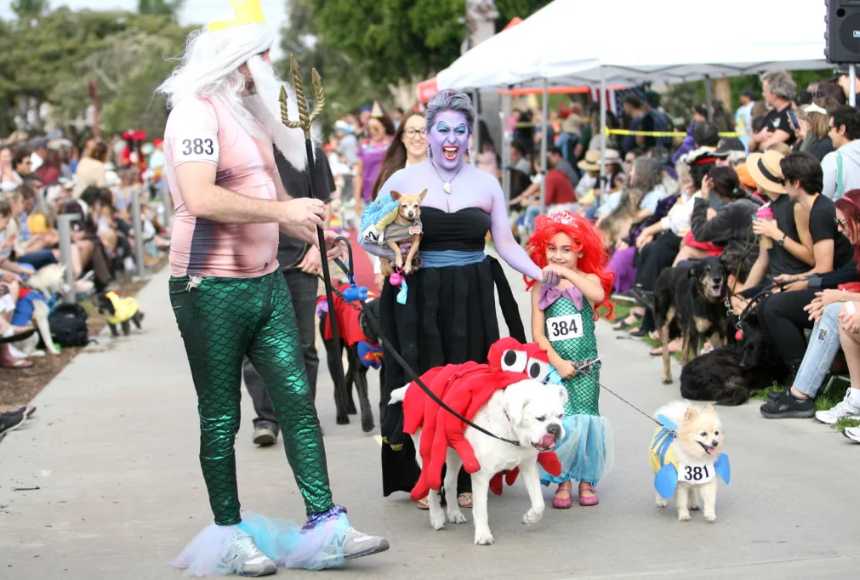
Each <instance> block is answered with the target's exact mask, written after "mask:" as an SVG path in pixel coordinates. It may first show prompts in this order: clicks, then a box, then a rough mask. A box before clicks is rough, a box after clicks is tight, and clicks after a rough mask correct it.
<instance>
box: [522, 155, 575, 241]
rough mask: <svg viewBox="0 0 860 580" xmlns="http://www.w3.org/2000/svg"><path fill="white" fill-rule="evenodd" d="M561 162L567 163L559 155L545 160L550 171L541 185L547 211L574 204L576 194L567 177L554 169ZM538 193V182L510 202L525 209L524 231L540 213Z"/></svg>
mask: <svg viewBox="0 0 860 580" xmlns="http://www.w3.org/2000/svg"><path fill="white" fill-rule="evenodd" d="M561 161H564V162H565V163H567V162H566V161H565V160H564V158H563V157H562V156H561V155H554V156H552V157H549V158H547V163H548V164H549V166H550V169H549V171H547V173H546V177H545V178H544V184H543V188H544V205H545V207H546V209H547V211H550V210H552V209H563V208H570V206H572V205H573V204H574V203H576V192H575V191H574V189H573V185H572V184H571V183H570V180H569V179H568V178H567V176H566V175H565V174H564V173H562V172H561V171H560V170H559V169H557V168H556V167H555V163H558V162H561ZM540 191H541V183H540V182H539V181H538V182H535V183H533V184H531V185H530V186H529V187H528V188H527V189H526V190H525V191H524V192H522V193H521V194H520V195H519V196H517V197H515V198H513V199H512V200H511V202H510V203H511V205H520V206H523V207H526V215H525V218H524V226H525V229H526V231H531V229H532V226H533V224H534V219H535V218H536V217H537V216H538V215H539V214H540V212H541V204H540V197H539V196H540Z"/></svg>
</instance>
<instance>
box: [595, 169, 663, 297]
mask: <svg viewBox="0 0 860 580" xmlns="http://www.w3.org/2000/svg"><path fill="white" fill-rule="evenodd" d="M629 189H630V190H631V191H630V192H628V193H631V192H633V191H635V192H636V196H635V197H636V199H637V200H638V202H637V203H636V205H635V207H633V208H631V210H630V211H627V212H625V215H623V216H618V219H617V222H618V223H615V224H613V227H612V228H611V230H612V234H611V239H609V240H607V241H608V242H609V243H610V244H611V248H610V249H611V250H614V251H613V252H612V254H611V257H610V260H609V264H608V265H607V269H608V270H609V271H610V272H613V273H614V274H615V281H614V283H613V290H614V291H615V292H621V293H623V292H627V291H628V290H629V289H630V288H631V287H632V286H633V284H634V281H635V276H636V268H635V265H634V261H635V257H636V248H635V247H634V246H631V245H628V244H626V243H624V242H623V241H621V240H624V239H625V238H627V237H628V235H629V233H630V228H631V226H633V225H634V224H639V223H642V222H643V221H644V220H646V219H648V218H650V217H651V216H653V215H654V212H655V211H656V210H657V205H658V204H659V203H660V201H661V200H662V199H663V198H665V197H666V195H667V193H666V188H665V186H664V185H663V169H662V166H661V164H660V162H659V161H657V160H656V159H651V158H649V157H640V158H639V159H637V160H636V161H635V162H634V163H633V166H632V169H631V170H630V187H629ZM625 205H626V204H624V203H623V202H622V203H621V206H620V207H625ZM617 213H618V210H616V212H614V213H613V214H610V216H609V218H607V219H605V220H603V222H602V223H601V230H602V231H606V230H607V228H606V227H605V226H607V222H610V221H614V220H611V218H612V217H615V216H616V214H617ZM616 240H618V241H620V242H617V241H616Z"/></svg>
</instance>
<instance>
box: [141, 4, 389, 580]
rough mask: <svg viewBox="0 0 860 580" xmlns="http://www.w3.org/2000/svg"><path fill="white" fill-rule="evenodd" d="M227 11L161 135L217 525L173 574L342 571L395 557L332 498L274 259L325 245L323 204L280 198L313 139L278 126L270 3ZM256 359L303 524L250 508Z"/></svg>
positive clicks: (172, 96) (177, 308) (178, 305)
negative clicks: (247, 456)
mask: <svg viewBox="0 0 860 580" xmlns="http://www.w3.org/2000/svg"><path fill="white" fill-rule="evenodd" d="M231 4H232V6H233V7H234V10H235V17H234V18H232V19H230V20H226V21H219V22H215V23H212V24H210V25H209V26H208V27H207V28H206V29H204V30H197V31H194V32H192V34H191V36H190V39H189V42H188V44H187V47H186V51H185V55H184V58H183V60H182V62H181V64H180V65H179V66H178V67H177V68H176V69H175V70H174V71H173V72H172V74H171V75H170V77H169V78H168V79H167V80H165V81H164V82H163V83H162V84H161V85H160V87H159V88H158V91H159V92H160V93H162V94H164V95H165V96H166V97H167V100H168V104H169V106H170V107H171V112H170V114H169V116H168V119H167V126H166V128H165V131H164V150H165V161H166V164H165V172H166V177H167V181H168V184H169V188H170V193H171V196H172V198H173V202H174V206H175V209H176V212H175V216H174V222H173V228H172V231H171V240H170V271H171V278H170V281H169V291H170V301H171V305H172V307H173V312H174V315H175V317H176V322H177V326H178V327H179V330H180V333H181V335H182V339H183V342H184V346H185V353H186V355H187V358H188V362H189V366H190V367H191V377H192V380H193V383H194V388H195V391H196V394H197V403H198V404H197V410H198V414H199V418H200V455H199V459H200V464H201V468H202V471H203V478H204V480H205V483H206V492H207V495H208V498H209V505H210V508H211V510H212V514H213V516H214V522H213V523H212V524H210V525H209V526H207V527H206V528H204V529H203V530H202V531H201V532H200V533H199V534H198V536H197V537H196V538H195V539H194V540H193V541H192V542H191V543H190V544H188V546H187V547H186V548H185V549H184V550H183V551H182V553H181V554H180V555H179V556H178V557H177V558H176V560H174V562H173V565H174V566H176V567H178V568H183V569H187V570H188V571H189V573H193V574H197V575H211V574H239V575H250V576H262V575H267V574H273V573H275V571H276V562H277V563H278V564H279V565H284V566H289V567H302V568H313V569H320V568H327V567H333V566H340V565H342V564H343V563H344V561H345V560H349V559H352V558H357V557H361V556H366V555H370V554H374V553H377V552H380V551H382V550H386V549H388V542H387V541H386V540H385V539H384V538H380V537H374V536H369V535H367V534H363V533H361V532H358V531H357V530H355V529H354V528H353V527H352V526H351V524H350V522H349V519H348V518H347V515H346V510H345V508H343V507H341V506H338V505H336V504H335V503H334V501H333V499H332V491H331V486H330V484H329V474H328V467H327V462H326V454H325V446H324V443H323V439H322V432H321V429H320V424H319V419H318V417H317V413H316V409H315V407H314V403H313V399H312V393H311V389H310V386H309V384H308V380H307V376H306V371H305V367H304V365H303V364H302V357H301V352H302V351H301V341H300V337H299V331H298V328H297V326H296V321H295V312H294V308H293V304H292V299H291V296H290V292H289V289H288V286H287V282H286V280H285V279H284V276H283V275H282V274H281V272H280V271H279V270H280V268H279V263H278V241H279V238H278V236H279V232H283V233H286V234H288V235H290V236H292V237H295V238H298V239H301V240H303V241H305V242H307V243H308V244H311V245H316V242H317V236H316V227H318V226H319V225H320V224H321V223H322V219H323V216H324V215H325V205H324V203H323V201H321V200H318V199H311V198H300V199H299V198H292V197H291V196H290V195H289V193H288V192H287V191H286V190H285V188H284V185H283V182H282V180H281V177H280V175H279V172H278V168H277V165H276V161H275V154H274V149H273V146H274V147H277V149H278V151H279V152H280V153H281V154H282V155H283V157H284V158H285V159H286V160H287V161H288V162H289V163H290V164H291V165H292V166H293V167H296V168H298V169H301V170H303V169H304V168H305V167H306V166H307V158H306V156H305V155H306V154H305V140H304V135H303V133H302V131H301V130H300V129H290V128H287V127H286V126H284V125H282V124H281V123H280V108H279V106H278V93H279V90H280V89H281V87H283V86H284V85H283V83H282V81H281V80H280V79H278V77H277V75H276V74H275V71H274V69H273V68H272V65H271V62H270V60H269V50H270V49H271V47H272V44H273V42H274V33H273V31H272V30H271V29H270V28H269V27H267V26H266V24H265V19H264V17H263V11H262V6H261V5H260V1H259V0H233V1H232V2H231ZM289 103H290V109H292V110H290V111H289V113H290V116H291V118H293V119H296V118H298V115H297V112H298V111H297V110H296V107H295V98H294V97H293V98H290V99H289ZM329 237H332V236H329ZM320 251H325V248H323V249H321V250H320ZM337 254H339V252H336V253H335V252H332V254H331V255H332V256H334V255H337ZM246 356H247V357H249V358H250V359H251V361H252V363H253V364H254V367H255V368H256V370H257V371H258V372H259V373H260V374H261V375H262V377H263V379H264V381H265V385H266V387H267V389H268V391H269V395H270V397H271V399H272V402H273V403H274V408H275V413H276V415H277V416H278V422H279V424H280V427H281V430H282V433H283V441H284V449H285V451H286V454H287V459H288V461H289V463H290V466H291V467H292V470H293V474H294V476H295V479H296V483H297V486H298V491H299V493H300V494H301V497H302V499H303V500H304V507H305V512H306V515H307V518H308V520H307V523H306V524H305V525H304V527H303V528H300V527H298V526H295V525H291V526H286V527H285V526H283V525H281V524H279V523H278V522H277V521H275V520H270V519H268V518H265V517H263V516H253V515H250V514H248V513H247V512H246V513H244V514H243V513H242V511H241V509H240V504H239V494H238V486H237V480H236V458H235V452H234V445H235V436H236V433H237V432H238V430H239V424H240V404H239V403H240V397H241V370H242V361H243V359H244V358H245V357H246ZM261 548H265V549H266V551H265V552H263V551H261Z"/></svg>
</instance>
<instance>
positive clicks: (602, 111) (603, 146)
mask: <svg viewBox="0 0 860 580" xmlns="http://www.w3.org/2000/svg"><path fill="white" fill-rule="evenodd" d="M599 100H600V180H599V181H598V183H597V187H598V191H600V188H602V187H603V179H604V177H605V176H606V141H607V139H608V138H609V136H608V135H607V134H606V77H605V76H604V74H603V69H602V68H601V69H600V99H599Z"/></svg>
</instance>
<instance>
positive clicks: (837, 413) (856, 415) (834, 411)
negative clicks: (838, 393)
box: [815, 387, 860, 425]
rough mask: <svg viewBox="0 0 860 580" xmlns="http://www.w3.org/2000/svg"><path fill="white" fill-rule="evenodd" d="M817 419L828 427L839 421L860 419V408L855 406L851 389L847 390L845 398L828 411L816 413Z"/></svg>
mask: <svg viewBox="0 0 860 580" xmlns="http://www.w3.org/2000/svg"><path fill="white" fill-rule="evenodd" d="M815 418H816V419H818V420H819V421H821V422H822V423H825V424H827V425H835V424H836V423H837V421H839V419H846V418H847V419H860V407H858V406H857V405H855V404H854V401H853V400H852V397H851V387H848V388H847V389H845V398H843V399H842V400H841V401H839V402H838V403H837V404H836V405H835V406H834V407H832V408H830V409H827V410H826V411H816V412H815Z"/></svg>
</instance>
